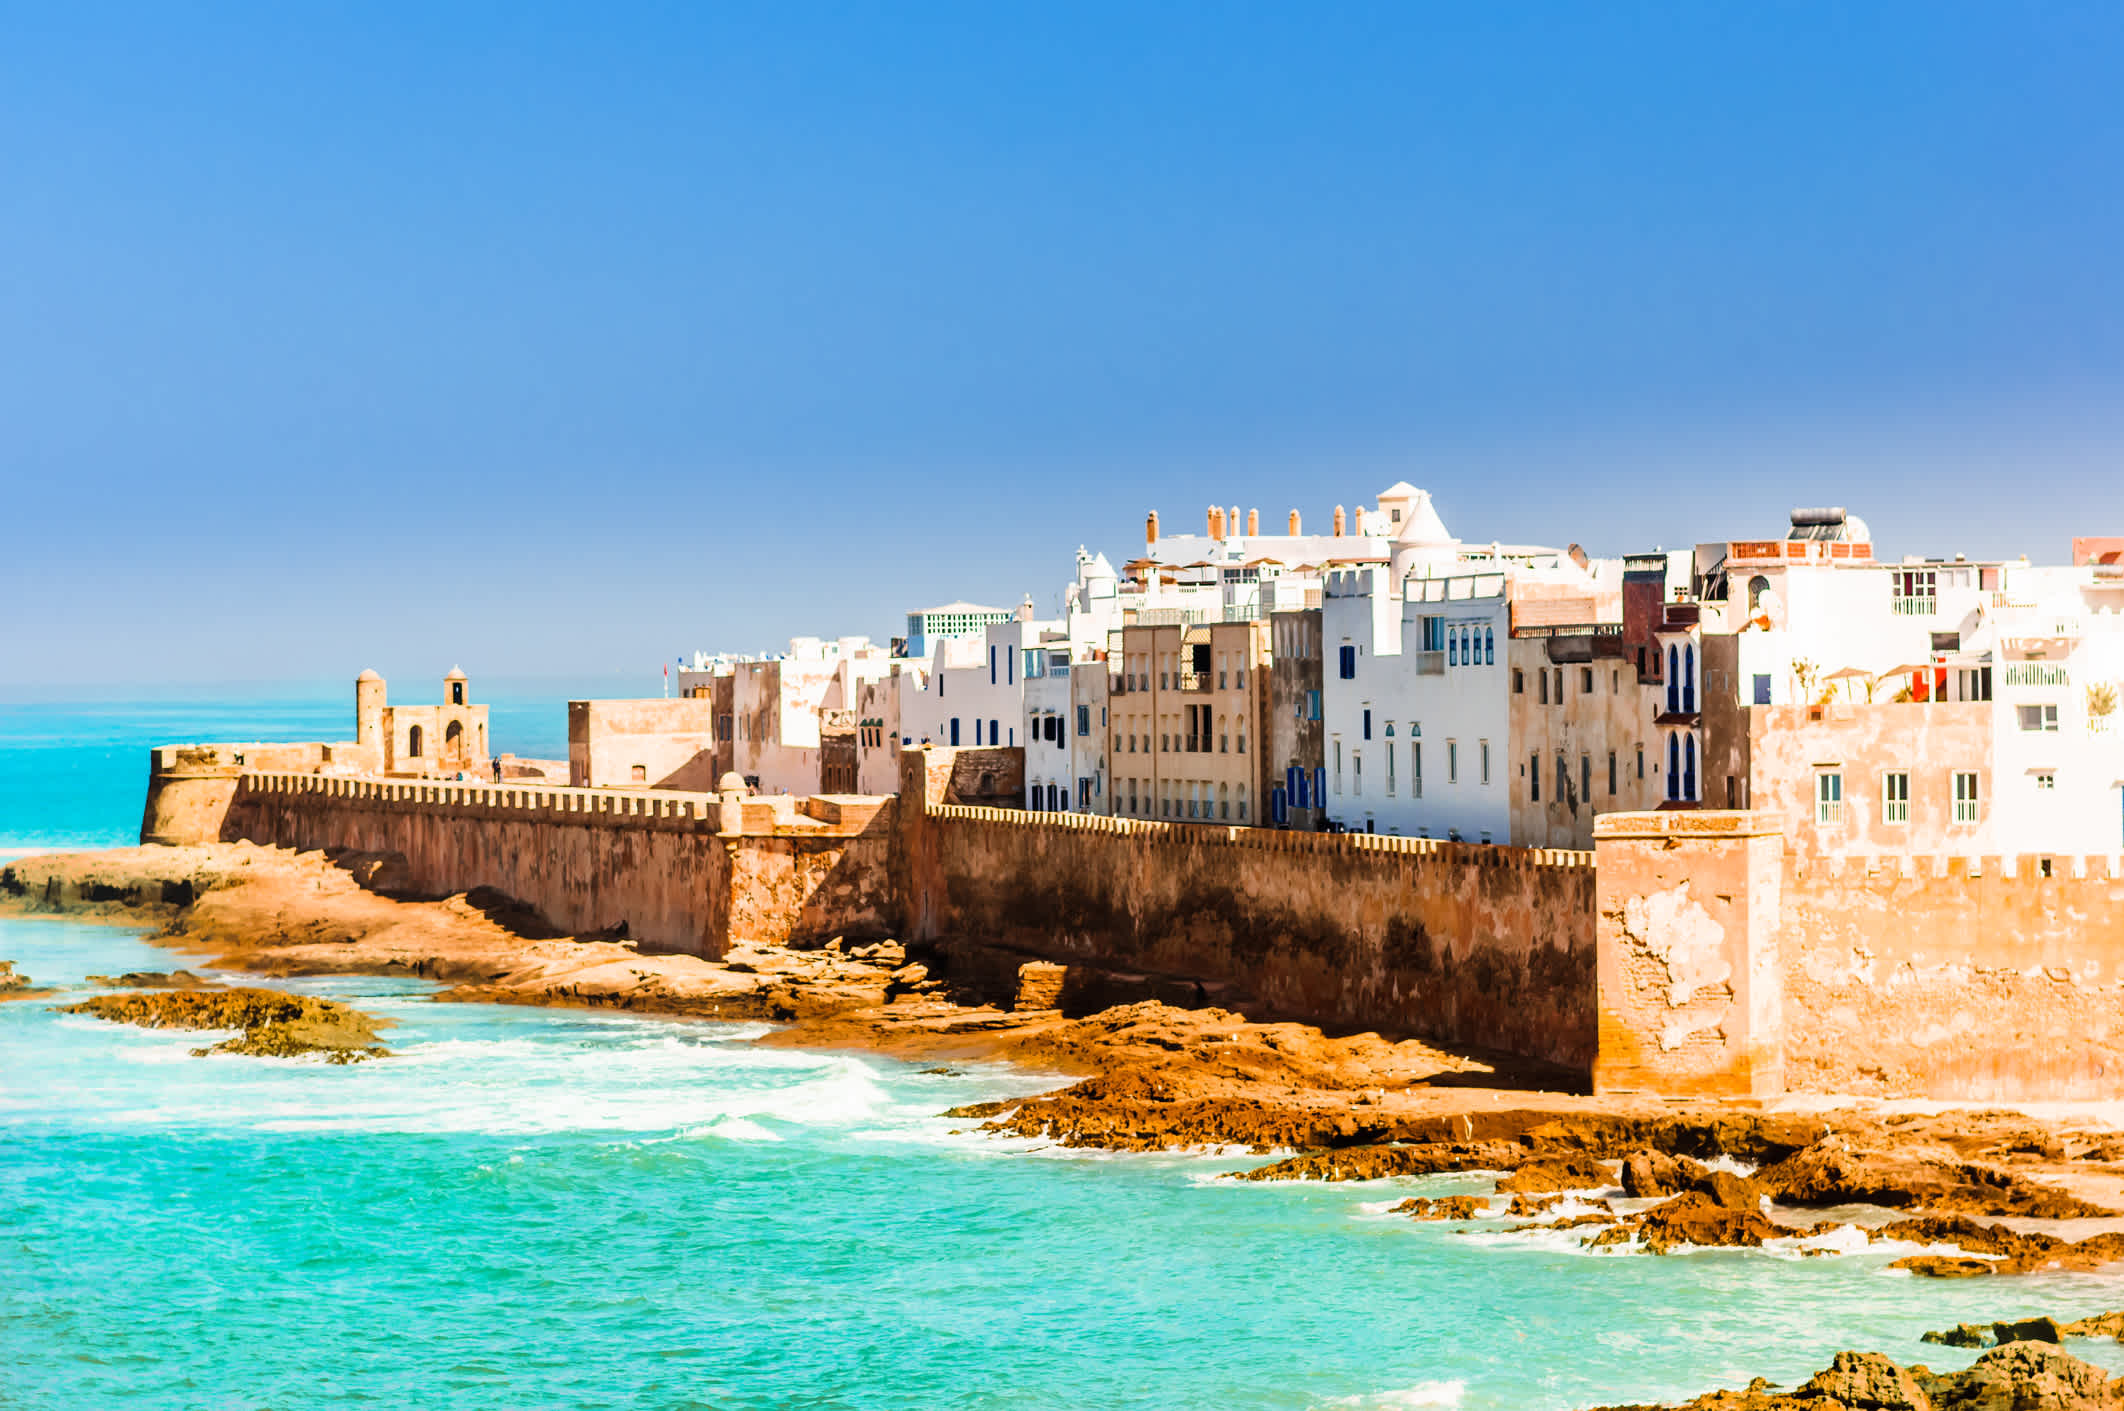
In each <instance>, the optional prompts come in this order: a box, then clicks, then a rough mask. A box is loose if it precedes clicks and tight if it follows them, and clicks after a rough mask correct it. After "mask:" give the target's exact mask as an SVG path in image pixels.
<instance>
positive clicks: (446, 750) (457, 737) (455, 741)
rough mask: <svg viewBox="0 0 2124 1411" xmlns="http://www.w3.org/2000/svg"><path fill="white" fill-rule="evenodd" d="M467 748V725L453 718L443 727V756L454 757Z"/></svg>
mask: <svg viewBox="0 0 2124 1411" xmlns="http://www.w3.org/2000/svg"><path fill="white" fill-rule="evenodd" d="M464 748H465V727H464V726H463V725H462V724H460V723H459V722H457V721H455V720H453V721H451V722H450V723H449V724H448V725H446V726H444V727H443V758H445V759H454V758H456V757H457V756H458V755H459V754H461V753H463V751H464Z"/></svg>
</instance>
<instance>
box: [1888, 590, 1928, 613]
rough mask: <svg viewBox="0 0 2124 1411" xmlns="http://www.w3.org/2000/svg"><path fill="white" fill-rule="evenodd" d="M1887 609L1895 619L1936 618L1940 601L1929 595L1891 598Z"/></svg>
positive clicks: (1921, 594)
mask: <svg viewBox="0 0 2124 1411" xmlns="http://www.w3.org/2000/svg"><path fill="white" fill-rule="evenodd" d="M1888 607H1889V611H1891V612H1893V613H1894V614H1895V615H1896V616H1897V617H1937V616H1939V611H1940V600H1939V599H1938V598H1936V597H1934V596H1932V595H1931V594H1927V593H1920V594H1917V595H1916V596H1914V597H1898V598H1891V599H1889V602H1888Z"/></svg>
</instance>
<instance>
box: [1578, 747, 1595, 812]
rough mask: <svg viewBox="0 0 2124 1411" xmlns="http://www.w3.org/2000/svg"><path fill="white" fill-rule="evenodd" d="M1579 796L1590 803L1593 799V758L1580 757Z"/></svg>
mask: <svg viewBox="0 0 2124 1411" xmlns="http://www.w3.org/2000/svg"><path fill="white" fill-rule="evenodd" d="M1578 796H1579V797H1580V798H1581V799H1585V800H1587V801H1588V802H1590V801H1591V800H1592V798H1593V756H1591V755H1589V754H1582V755H1580V756H1579V757H1578Z"/></svg>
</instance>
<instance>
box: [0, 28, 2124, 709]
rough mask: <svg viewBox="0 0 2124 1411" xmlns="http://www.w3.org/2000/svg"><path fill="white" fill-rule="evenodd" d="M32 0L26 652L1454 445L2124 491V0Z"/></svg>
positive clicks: (373, 628) (539, 663) (460, 612)
mask: <svg viewBox="0 0 2124 1411" xmlns="http://www.w3.org/2000/svg"><path fill="white" fill-rule="evenodd" d="M0 24H4V26H5V33H6V36H7V39H6V42H5V44H0V202H4V208H5V212H6V217H5V219H4V220H0V314H4V317H0V506H4V508H0V528H4V529H5V531H6V533H5V541H4V549H0V592H4V594H5V601H6V605H7V608H8V613H7V617H8V625H7V628H6V631H5V634H4V636H0V642H4V650H0V686H6V685H24V684H30V683H51V682H82V683H88V682H99V681H110V680H112V679H121V680H148V681H152V680H172V681H175V680H217V679H250V680H256V679H267V678H283V677H285V678H292V677H305V678H309V677H326V678H334V677H339V676H341V675H351V674H352V672H353V670H355V669H356V668H358V667H359V666H360V665H363V664H374V665H376V666H378V667H379V668H380V669H383V670H385V671H386V673H387V674H394V675H404V676H410V677H416V678H425V677H427V676H430V675H433V674H436V673H438V672H439V671H440V670H442V669H444V668H445V667H446V666H447V665H449V664H450V663H451V662H454V661H462V662H463V663H464V665H465V666H466V667H467V669H468V670H471V671H473V672H474V673H475V674H480V673H484V674H486V675H513V676H524V675H538V674H552V675H562V674H570V673H586V672H609V671H627V670H639V671H641V672H643V673H644V674H645V675H646V676H653V675H654V672H655V670H656V663H657V662H658V661H659V660H660V659H662V658H664V657H667V656H671V655H675V654H677V653H679V652H681V651H688V650H691V649H693V648H695V647H702V648H709V649H731V650H753V649H759V648H763V647H768V646H771V645H773V644H774V643H776V642H777V641H778V640H779V639H782V638H785V637H787V636H788V635H789V634H791V633H793V632H814V633H819V634H834V633H839V632H869V633H872V634H874V635H877V636H880V637H882V636H884V635H886V634H887V633H889V632H892V631H894V630H897V623H898V618H899V616H900V614H902V613H903V612H904V611H905V609H907V608H908V607H911V606H918V605H922V604H926V603H930V602H934V601H940V600H944V599H949V598H956V597H968V598H974V599H979V600H988V601H995V602H1002V603H1007V602H1011V601H1015V600H1016V599H1017V598H1018V597H1019V596H1021V595H1022V594H1025V593H1032V594H1033V595H1034V596H1035V598H1036V601H1038V602H1039V603H1040V605H1041V606H1042V607H1051V606H1052V603H1053V597H1054V593H1055V589H1056V587H1057V586H1058V584H1059V583H1060V581H1061V580H1062V579H1063V578H1064V577H1066V575H1067V572H1068V568H1069V556H1070V553H1071V551H1073V550H1074V549H1075V548H1076V546H1077V545H1078V544H1079V543H1088V544H1091V545H1092V546H1094V547H1100V548H1105V549H1107V550H1109V551H1110V552H1113V553H1115V554H1116V555H1117V556H1118V555H1119V554H1121V553H1125V552H1127V551H1129V550H1130V549H1132V548H1133V547H1135V546H1136V545H1137V544H1138V543H1140V535H1141V526H1142V516H1143V512H1144V510H1145V509H1147V508H1150V507H1153V506H1155V507H1157V508H1159V509H1160V510H1161V511H1162V512H1163V513H1164V515H1165V517H1166V521H1167V523H1169V524H1171V523H1181V524H1186V525H1189V526H1192V525H1194V524H1196V523H1197V522H1199V519H1200V517H1201V513H1202V507H1203V506H1205V505H1207V504H1208V503H1210V502H1212V501H1215V502H1217V503H1220V504H1234V503H1236V504H1240V505H1243V506H1253V505H1259V506H1260V507H1261V508H1262V509H1263V511H1264V514H1265V515H1266V517H1267V518H1268V519H1269V520H1270V521H1271V522H1280V521H1281V519H1282V516H1283V514H1284V512H1285V511H1286V510H1287V509H1289V508H1290V507H1291V506H1293V505H1297V506H1298V507H1300V508H1302V509H1303V510H1304V511H1305V512H1306V513H1307V516H1308V518H1309V519H1312V520H1314V521H1316V522H1324V519H1325V517H1326V515H1327V514H1328V513H1329V511H1330V509H1331V507H1332V506H1333V505H1334V504H1336V503H1338V502H1341V503H1354V502H1356V501H1357V500H1359V499H1360V498H1362V497H1365V496H1368V495H1370V494H1372V493H1375V492H1376V491H1377V490H1379V489H1380V488H1383V487H1384V486H1385V485H1387V484H1388V483H1391V482H1392V481H1394V480H1398V479H1404V478H1405V479H1408V480H1411V481H1413V482H1415V483H1416V484H1419V485H1423V486H1426V487H1428V488H1430V489H1431V490H1432V491H1433V492H1434V493H1435V494H1436V496H1437V498H1438V502H1439V505H1440V507H1441V509H1442V511H1443V513H1444V515H1445V517H1446V520H1447V522H1448V524H1449V525H1451V526H1452V527H1453V528H1454V530H1455V531H1456V532H1459V533H1461V534H1463V535H1465V536H1466V537H1468V538H1471V539H1483V540H1486V539H1491V538H1507V539H1519V540H1532V541H1545V542H1554V543H1564V542H1570V541H1576V542H1580V543H1583V544H1584V545H1586V546H1587V547H1588V548H1589V549H1591V550H1592V551H1594V552H1596V553H1604V554H1616V553H1623V552H1629V551H1635V550H1640V549H1645V548H1649V547H1652V546H1654V545H1659V544H1667V545H1674V544H1682V543H1688V542H1693V541H1695V540H1698V539H1712V538H1720V537H1733V536H1739V535H1746V534H1758V533H1763V532H1771V531H1774V530H1775V529H1776V528H1777V527H1778V526H1779V525H1781V523H1782V521H1783V517H1784V515H1785V513H1786V511H1787V510H1788V509H1789V508H1790V507H1791V506H1792V505H1794V504H1796V503H1818V502H1828V503H1840V504H1847V505H1849V506H1850V507H1852V508H1853V509H1854V510H1857V511H1859V512H1861V513H1863V514H1865V515H1866V516H1867V518H1868V519H1869V520H1870V521H1871V523H1872V525H1873V527H1874V530H1875V534H1876V537H1877V539H1878V540H1879V541H1880V544H1881V548H1882V549H1883V551H1884V552H1889V553H1896V554H1901V553H1906V552H1918V553H1938V552H1947V553H1952V552H1956V551H1962V552H1967V553H1970V554H1973V555H1976V554H2019V553H2023V552H2025V553H2028V554H2030V555H2031V556H2032V557H2036V558H2038V559H2046V558H2047V559H2057V558H2061V557H2062V556H2063V555H2064V553H2065V551H2066V545H2067V540H2068V539H2069V538H2070V536H2071V535H2072V534H2073V533H2075V532H2079V533H2099V532H2110V533H2118V532H2124V474H2120V473H2119V472H2120V461H2124V454H2120V453H2124V395H2120V393H2124V316H2120V315H2124V262H2120V260H2119V258H2118V251H2119V250H2124V99H2120V98H2119V96H2118V92H2117V83H2116V73H2117V56H2118V55H2119V54H2120V53H2124V7H2118V6H2116V5H2114V4H2105V5H2089V6H2078V7H2076V6H2071V5H2063V4H2045V5H2041V6H2037V5H2023V4H2007V3H1994V4H1987V5H1957V4H1942V3H1927V4H1909V5H1898V4H1868V5H1863V6H1861V5H1850V6H1831V5H1811V6H1810V5H1767V6H1749V7H1740V6H1673V5H1663V6H1642V7H1638V6H1631V5H1627V4H1619V5H1606V6H1589V5H1556V6H1541V5H1484V6H1474V5H1466V6H1453V7H1448V6H1444V5H1435V6H1433V5H1420V4H1391V5H1379V6H1323V5H1297V4H1291V5H1286V6H1280V7H1271V6H1254V5H1236V4H1218V5H1201V6H1192V5H1178V4H1175V5H1163V6H1142V5H1133V4H1131V5H1111V6H1108V5H1098V4H1073V5H1068V6H1061V5H1055V6H1039V5H1032V4H1027V5H988V4H982V5H946V4H921V5H874V6H869V5H841V6H833V7H826V6H806V5H800V4H790V3H779V4H770V5H758V6H753V5H746V4H739V3H726V4H717V5H679V4H673V5H667V6H617V5H612V6H587V5H586V6H582V7H579V8H561V7H551V6H538V5H529V4H511V5H500V4H495V5H454V6H452V5H432V6H426V5H424V6H412V5H406V6H396V7H393V6H387V5H364V6H356V5H344V6H325V5H314V6H313V5H301V6H263V5H261V6H257V7H238V6H215V7H201V8H199V9H197V10H196V11H195V10H193V9H192V7H178V6H166V5H153V6H150V5H142V6H138V7H125V6H106V5H97V4H93V3H83V4H75V5H68V6H63V7H58V6H47V7H36V8H30V7H20V6H4V5H0Z"/></svg>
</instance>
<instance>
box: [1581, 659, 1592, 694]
mask: <svg viewBox="0 0 2124 1411" xmlns="http://www.w3.org/2000/svg"><path fill="white" fill-rule="evenodd" d="M1578 671H1579V680H1578V689H1579V690H1580V691H1581V692H1582V693H1584V694H1585V695H1588V696H1590V695H1592V694H1593V668H1592V667H1590V666H1581V667H1580V668H1578Z"/></svg>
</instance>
